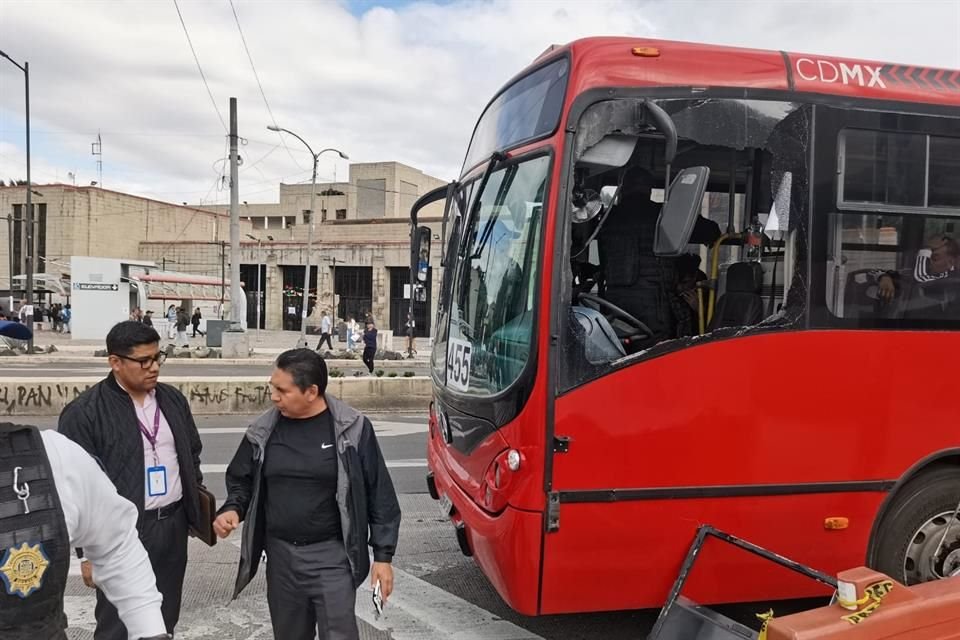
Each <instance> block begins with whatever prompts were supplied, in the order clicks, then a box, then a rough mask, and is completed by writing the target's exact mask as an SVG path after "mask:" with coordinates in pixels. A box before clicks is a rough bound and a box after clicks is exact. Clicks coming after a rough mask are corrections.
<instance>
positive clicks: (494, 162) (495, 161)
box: [458, 151, 507, 257]
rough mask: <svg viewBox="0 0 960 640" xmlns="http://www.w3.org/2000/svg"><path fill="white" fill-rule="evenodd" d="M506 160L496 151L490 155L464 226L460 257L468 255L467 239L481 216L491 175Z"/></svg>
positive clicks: (503, 155) (504, 156) (502, 154)
mask: <svg viewBox="0 0 960 640" xmlns="http://www.w3.org/2000/svg"><path fill="white" fill-rule="evenodd" d="M506 158H507V156H506V155H505V154H504V153H502V152H500V151H494V152H493V153H492V154H490V159H489V160H487V167H486V169H484V170H483V177H482V178H480V184H479V185H477V191H476V195H475V196H474V198H473V206H471V207H470V213H469V215H467V224H465V225H464V226H463V238H461V240H460V251H458V253H459V254H460V257H464V256H465V254H466V251H467V238H469V237H470V230H471V229H473V225H474V224H476V220H477V216H478V215H479V214H480V198H481V197H482V196H483V190H484V189H486V187H487V182H489V181H490V175H491V174H492V173H493V172H494V170H496V168H497V167H498V166H499V165H500V163H501V162H503V161H504V160H506Z"/></svg>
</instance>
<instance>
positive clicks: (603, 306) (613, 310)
mask: <svg viewBox="0 0 960 640" xmlns="http://www.w3.org/2000/svg"><path fill="white" fill-rule="evenodd" d="M577 298H578V299H579V300H584V301H586V302H592V303H593V304H595V305H596V306H597V307H598V308H599V310H600V313H602V314H603V315H604V316H605V317H606V318H607V319H608V320H612V319H619V320H623V321H624V322H626V323H627V324H628V325H630V326H631V327H632V328H634V329H637V330H638V333H642V334H643V335H644V336H645V337H648V338H649V337H652V336H653V331H651V330H650V327H648V326H647V325H645V324H644V323H643V322H641V321H640V320H638V319H636V318H634V317H633V316H632V315H630V314H629V313H627V312H626V311H624V310H623V309H621V308H620V307H618V306H617V305H615V304H613V303H612V302H610V301H609V300H604V299H603V298H601V297H600V296H595V295H593V294H592V293H581V294H580V295H578V296H577Z"/></svg>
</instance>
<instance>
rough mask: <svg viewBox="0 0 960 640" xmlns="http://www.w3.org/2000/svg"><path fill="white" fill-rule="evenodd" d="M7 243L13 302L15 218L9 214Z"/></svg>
mask: <svg viewBox="0 0 960 640" xmlns="http://www.w3.org/2000/svg"><path fill="white" fill-rule="evenodd" d="M7 242H8V245H9V246H8V249H7V253H8V257H9V259H10V267H9V268H10V300H13V276H15V275H16V274H15V273H14V272H15V271H16V268H15V267H14V265H13V216H12V215H10V214H7ZM9 311H10V312H11V313H12V312H13V306H11V307H10V309H9Z"/></svg>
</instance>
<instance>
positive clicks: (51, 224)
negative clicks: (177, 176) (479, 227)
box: [0, 162, 445, 335]
mask: <svg viewBox="0 0 960 640" xmlns="http://www.w3.org/2000/svg"><path fill="white" fill-rule="evenodd" d="M443 184H445V182H444V181H442V180H439V179H437V178H434V177H431V176H428V175H426V174H424V173H423V172H421V171H419V170H417V169H414V168H413V167H409V166H406V165H403V164H400V163H397V162H382V163H381V162H378V163H363V164H353V165H351V167H350V175H349V178H348V180H347V181H345V182H337V183H323V184H318V185H317V196H316V208H317V214H318V215H317V216H316V222H315V225H314V232H313V252H312V256H311V264H312V265H313V268H312V273H313V275H312V277H311V285H312V286H311V289H312V296H311V307H310V309H311V310H312V313H311V319H310V320H309V321H308V325H312V324H319V317H320V315H321V313H322V311H324V310H330V311H331V312H334V311H335V312H334V313H332V316H333V317H335V318H342V319H346V318H348V317H353V318H357V319H362V318H363V316H364V315H365V314H366V313H370V314H371V315H372V316H373V318H374V319H375V321H376V322H377V325H378V327H380V328H381V329H393V330H394V331H395V332H397V333H400V332H402V330H403V326H404V323H405V321H406V313H407V310H408V305H409V291H408V287H405V286H404V285H406V284H407V283H408V282H409V265H410V253H409V247H410V235H409V234H410V226H409V212H410V207H411V205H412V204H413V203H414V202H415V201H416V200H417V198H419V197H420V196H422V195H423V194H425V193H427V192H428V191H430V190H432V189H434V188H436V187H438V186H442V185H443ZM34 190H35V192H36V193H38V194H41V195H34V205H35V208H34V212H35V214H34V218H35V220H36V233H35V236H34V241H35V244H36V256H37V260H36V267H35V272H37V273H56V274H65V273H68V272H69V262H70V257H71V256H98V257H104V258H120V259H136V260H140V261H146V262H150V261H152V262H155V263H156V264H157V265H158V266H160V267H161V268H163V269H165V270H167V271H177V272H182V273H189V274H196V275H205V276H213V277H219V276H220V274H221V272H222V270H224V268H225V269H226V271H227V274H228V275H229V264H230V261H231V259H232V258H233V256H231V255H230V246H229V236H230V233H229V207H228V206H215V207H209V206H208V207H201V206H196V207H192V206H180V205H174V204H169V203H164V202H159V201H156V200H150V199H147V198H141V197H138V196H133V195H128V194H123V193H118V192H114V191H109V190H105V189H100V188H97V187H74V186H69V185H61V184H55V185H34ZM25 198H26V190H25V187H3V188H0V295H6V293H7V291H9V287H10V284H9V283H10V273H11V268H12V270H13V272H14V273H15V274H17V275H19V274H23V273H24V270H25V263H26V251H25V249H26V234H25V225H24V221H23V218H24V216H23V213H24V202H25ZM309 209H310V184H309V183H307V184H281V185H280V188H279V202H277V203H269V204H246V203H244V204H242V205H241V234H242V235H241V237H242V239H243V242H242V243H241V247H240V254H239V255H238V256H237V259H238V260H239V261H240V271H241V278H242V280H243V282H244V288H245V291H246V293H247V297H248V300H247V305H246V306H247V322H248V325H249V326H250V327H251V328H253V327H255V326H256V318H257V299H258V297H259V300H260V303H261V307H260V317H261V326H262V327H263V328H266V329H290V330H299V328H300V311H301V308H302V307H301V305H302V301H303V285H304V271H305V270H304V263H305V259H306V237H307V226H306V221H307V220H309ZM442 214H443V202H438V203H435V204H433V205H430V206H429V207H427V208H426V209H424V210H423V211H422V212H421V214H420V218H421V222H422V223H424V224H427V225H429V226H430V227H431V230H432V231H433V238H434V240H433V242H432V243H431V249H432V259H431V264H432V265H433V269H432V273H431V276H430V278H429V279H428V282H427V285H426V288H427V292H428V294H429V295H428V298H427V300H426V301H425V302H422V303H419V302H418V303H417V304H416V305H415V313H416V315H415V318H416V321H417V329H418V333H419V334H420V335H428V334H429V331H430V329H431V327H430V323H431V322H432V320H433V311H434V310H435V308H436V299H437V295H438V291H439V274H440V268H439V267H440V266H439V256H440V251H441V250H440V242H439V238H440V236H439V234H440V233H441V219H442ZM5 218H6V220H5ZM3 222H7V224H3ZM224 242H225V243H226V245H224ZM38 291H40V292H41V294H40V296H39V297H40V299H44V296H45V297H46V298H54V297H55V296H53V294H52V293H50V292H45V291H43V290H42V288H40V287H38ZM258 292H259V293H260V295H259V296H258ZM334 292H335V293H336V298H334ZM14 297H15V298H16V299H19V298H20V297H22V293H20V289H19V288H18V290H17V291H15V292H14ZM58 301H59V300H58ZM314 306H315V307H316V308H314ZM205 313H206V312H205ZM208 317H209V316H208Z"/></svg>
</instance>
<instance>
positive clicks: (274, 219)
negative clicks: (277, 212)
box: [266, 216, 284, 229]
mask: <svg viewBox="0 0 960 640" xmlns="http://www.w3.org/2000/svg"><path fill="white" fill-rule="evenodd" d="M283 221H284V218H282V217H281V216H270V217H268V218H267V226H266V228H267V229H283V228H284V224H283Z"/></svg>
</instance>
